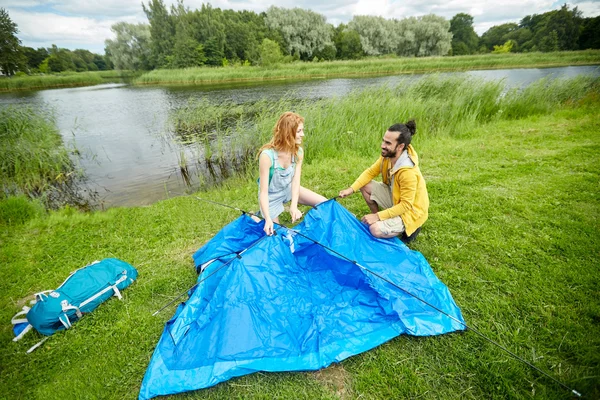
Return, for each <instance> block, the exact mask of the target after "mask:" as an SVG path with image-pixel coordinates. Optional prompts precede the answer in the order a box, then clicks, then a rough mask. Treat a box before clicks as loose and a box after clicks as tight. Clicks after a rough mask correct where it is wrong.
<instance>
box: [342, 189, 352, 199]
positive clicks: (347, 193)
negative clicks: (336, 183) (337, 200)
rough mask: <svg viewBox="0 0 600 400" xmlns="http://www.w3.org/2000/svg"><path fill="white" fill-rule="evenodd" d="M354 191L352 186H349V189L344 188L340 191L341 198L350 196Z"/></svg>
mask: <svg viewBox="0 0 600 400" xmlns="http://www.w3.org/2000/svg"><path fill="white" fill-rule="evenodd" d="M352 193H354V189H352V188H351V187H349V188H348V189H344V190H342V191H340V194H339V196H340V197H341V198H344V197H346V196H350V195H351V194H352Z"/></svg>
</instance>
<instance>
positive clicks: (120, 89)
mask: <svg viewBox="0 0 600 400" xmlns="http://www.w3.org/2000/svg"><path fill="white" fill-rule="evenodd" d="M581 74H588V75H594V76H599V75H600V69H599V68H598V67H595V66H585V67H563V68H547V69H511V70H486V71H469V72H460V73H447V74H440V75H468V76H473V77H477V78H481V79H485V80H500V79H504V80H505V82H506V85H507V87H523V86H526V85H528V84H530V83H531V82H533V81H536V80H538V79H541V78H544V77H548V76H551V77H553V78H563V77H574V76H577V75H581ZM420 77H422V75H400V76H397V75H396V76H384V77H376V78H343V79H323V80H316V81H315V80H312V81H300V82H276V83H268V84H252V85H248V84H246V85H233V86H228V87H223V86H219V87H214V88H211V87H206V86H202V87H193V86H192V87H190V86H171V87H157V86H152V87H134V86H129V85H125V84H106V85H98V86H91V87H82V88H68V89H52V90H42V91H31V92H18V93H5V94H0V106H6V105H9V104H15V105H29V106H32V107H43V108H48V107H50V108H53V109H54V111H55V114H56V119H57V121H56V122H57V126H58V128H59V129H60V132H61V134H62V135H63V137H64V138H65V142H67V143H71V144H73V145H74V146H76V148H77V149H79V150H80V151H81V153H82V154H83V157H82V158H81V160H80V165H81V167H82V168H83V170H84V171H85V173H86V175H87V176H88V178H89V186H90V188H92V189H93V190H96V191H97V192H98V195H99V198H100V199H102V202H103V205H104V206H107V207H110V206H134V205H145V204H151V203H153V202H156V201H158V200H161V199H164V198H167V197H171V196H177V195H181V194H185V193H187V192H188V191H189V190H190V186H189V185H188V183H190V182H191V183H192V189H193V188H195V187H198V185H199V181H200V180H202V179H201V178H200V177H199V176H204V175H207V176H210V175H212V174H216V175H219V174H221V173H222V171H221V167H220V166H219V165H218V164H210V163H209V164H207V165H203V166H199V170H198V171H192V172H189V171H188V173H189V176H188V178H190V179H191V181H190V182H186V179H184V176H185V174H184V175H182V173H181V163H180V161H181V160H182V159H185V158H186V157H191V158H193V159H197V158H198V156H199V155H198V154H197V152H202V149H198V148H196V149H193V150H192V149H189V148H186V147H185V146H182V145H180V144H178V143H177V142H176V141H174V140H172V135H171V134H170V133H169V132H168V130H169V128H168V117H169V113H170V112H172V111H173V110H176V109H179V108H181V107H183V106H184V105H185V104H187V103H188V101H189V100H190V99H195V98H196V99H205V100H207V101H209V102H210V103H214V104H220V103H223V102H234V103H247V102H255V101H257V100H260V99H268V100H273V101H277V100H278V99H280V98H281V97H283V96H286V95H289V93H294V94H293V95H294V96H295V97H297V98H301V99H309V100H310V99H320V98H328V97H336V96H344V95H345V94H348V93H350V92H351V91H354V90H361V89H364V88H368V87H374V86H381V85H385V86H395V85H397V84H399V83H401V82H402V81H406V80H414V79H418V78H420ZM191 152H194V154H192V153H191ZM200 156H201V154H200ZM211 169H212V171H211Z"/></svg>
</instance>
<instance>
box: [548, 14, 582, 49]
mask: <svg viewBox="0 0 600 400" xmlns="http://www.w3.org/2000/svg"><path fill="white" fill-rule="evenodd" d="M548 14H549V17H548V20H547V22H546V26H545V31H546V32H556V36H557V38H558V49H559V50H577V49H579V35H580V33H581V28H582V22H583V18H582V14H581V11H579V10H578V9H577V7H575V8H573V9H572V10H569V7H568V6H567V5H566V4H564V5H563V6H562V7H561V8H560V10H556V11H551V12H549V13H548Z"/></svg>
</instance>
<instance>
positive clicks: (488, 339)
mask: <svg viewBox="0 0 600 400" xmlns="http://www.w3.org/2000/svg"><path fill="white" fill-rule="evenodd" d="M338 197H339V196H336V197H333V198H331V199H329V200H328V201H331V200H336V199H337V198H338ZM196 199H198V200H200V201H203V202H206V203H210V204H214V205H218V206H221V207H226V208H230V209H232V210H236V211H238V212H240V213H242V214H247V215H251V216H254V215H256V214H254V213H252V212H248V211H245V210H242V209H240V208H237V207H233V206H230V205H227V204H224V203H219V202H216V201H213V200H207V199H203V198H200V197H198V196H196ZM317 207H318V205H317V206H316V207H315V208H317ZM258 217H260V216H258ZM276 225H279V228H277V229H280V228H285V229H287V230H289V231H290V232H293V233H295V234H298V235H300V236H302V237H304V238H305V239H308V240H310V241H311V242H313V243H315V244H317V245H319V246H321V247H323V248H324V249H325V250H328V251H329V252H331V253H334V254H335V255H337V256H339V257H341V258H343V259H344V260H346V261H348V262H351V263H352V264H354V265H356V266H357V267H359V268H360V269H362V270H364V271H366V272H369V273H370V274H372V275H373V276H375V277H377V278H379V279H381V280H383V281H384V282H386V283H388V284H390V285H392V286H393V287H395V288H397V289H399V290H401V291H402V292H404V293H406V294H408V295H409V296H411V297H413V298H414V299H416V300H418V301H420V302H422V303H423V304H426V305H427V306H429V307H431V308H432V309H434V310H436V311H438V312H439V313H441V314H443V315H445V316H447V317H449V318H450V319H452V320H453V321H456V322H458V323H459V324H460V325H462V326H464V327H465V328H466V329H467V330H469V331H473V332H474V333H476V334H477V335H478V336H480V337H481V338H483V339H485V340H486V341H488V342H489V343H491V344H493V345H494V346H496V347H498V348H499V349H501V350H503V351H504V352H506V353H508V354H510V355H511V356H512V357H513V358H515V359H517V360H518V361H521V362H522V363H524V364H526V365H527V366H529V367H530V368H532V369H534V370H536V371H538V372H539V373H541V374H542V375H544V376H546V377H548V378H550V379H551V380H552V381H554V382H556V383H558V384H559V385H560V386H562V387H563V388H565V389H567V390H569V391H570V392H571V393H572V394H574V395H575V396H577V397H581V393H579V392H578V391H576V390H575V389H573V388H571V387H569V386H567V385H566V384H564V383H563V382H561V381H559V380H558V379H556V378H554V377H553V376H551V375H550V374H548V373H547V372H545V371H543V370H542V369H540V368H538V367H536V366H535V365H533V364H532V363H530V362H529V361H527V360H525V359H523V358H521V357H519V356H518V355H517V354H515V353H513V352H512V351H510V350H509V349H507V348H506V347H504V346H502V345H501V344H499V343H497V342H495V341H494V340H492V339H491V338H489V337H487V336H486V335H484V334H483V333H481V332H480V331H479V330H478V329H476V328H473V327H471V326H469V325H467V324H466V323H464V322H462V321H460V320H458V319H457V318H455V317H453V316H451V315H449V314H448V313H446V312H444V311H443V310H440V309H439V308H438V307H436V306H434V305H432V304H430V303H428V302H427V301H425V300H423V299H421V298H420V297H418V296H416V295H414V294H413V293H411V292H409V291H408V290H406V289H404V288H402V287H401V286H399V285H397V284H396V283H394V282H392V281H390V280H389V279H387V278H385V277H384V276H381V275H380V274H378V273H376V272H374V271H371V270H370V269H369V268H366V267H365V266H363V265H361V264H359V263H358V262H356V261H355V260H352V259H350V258H348V257H346V256H345V255H343V254H341V253H339V252H337V251H336V250H334V249H332V248H330V247H328V246H326V245H324V244H322V243H320V242H319V241H317V240H314V239H313V238H311V237H309V236H307V235H305V234H303V233H302V232H299V231H297V230H295V229H292V228H288V227H287V226H285V225H283V224H276ZM266 237H268V236H267V235H265V236H262V237H261V238H260V239H258V240H257V241H255V242H253V243H252V244H251V245H250V246H248V247H247V248H246V249H244V251H242V252H240V253H236V255H237V256H236V257H233V258H232V259H231V260H229V261H227V262H226V263H225V264H223V265H222V266H221V267H219V268H218V269H217V270H216V271H214V272H212V273H211V274H210V275H208V276H206V277H204V278H203V279H202V280H201V281H199V282H198V283H196V284H195V285H194V286H192V287H191V288H190V289H188V290H187V291H185V292H184V293H182V294H181V295H179V296H177V297H176V298H175V299H174V300H173V301H171V302H170V303H169V304H167V305H165V306H164V307H163V308H161V309H160V310H158V311H156V312H155V313H154V314H153V315H156V314H158V313H159V312H160V311H162V310H163V309H165V308H167V307H168V306H169V305H171V304H173V303H174V302H175V301H176V300H177V299H179V298H181V297H182V296H183V295H185V293H188V292H189V291H190V290H191V289H193V288H194V287H195V286H197V285H198V284H200V283H202V282H203V281H205V280H206V279H208V278H209V277H210V276H212V275H213V274H214V273H216V272H217V271H219V270H221V269H222V268H224V267H225V266H227V265H229V264H230V263H231V262H232V261H233V260H235V259H238V258H241V254H242V253H244V252H245V251H247V250H248V249H250V248H251V247H253V246H255V245H256V244H257V243H259V242H260V241H261V240H262V239H264V238H266Z"/></svg>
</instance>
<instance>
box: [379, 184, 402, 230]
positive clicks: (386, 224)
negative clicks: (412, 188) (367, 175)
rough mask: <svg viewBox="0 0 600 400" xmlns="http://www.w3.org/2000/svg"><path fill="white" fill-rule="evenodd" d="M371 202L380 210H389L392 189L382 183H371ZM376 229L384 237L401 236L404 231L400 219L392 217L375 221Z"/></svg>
mask: <svg viewBox="0 0 600 400" xmlns="http://www.w3.org/2000/svg"><path fill="white" fill-rule="evenodd" d="M371 200H372V201H374V202H375V203H377V205H378V206H379V209H380V210H386V209H388V208H391V207H392V206H393V205H394V204H393V202H392V189H391V188H390V187H389V186H388V185H386V184H385V183H383V182H377V181H371ZM376 224H377V227H378V228H379V230H380V231H381V233H383V234H384V235H391V234H397V235H399V234H401V233H402V232H404V230H405V229H406V228H405V227H404V221H402V218H400V217H393V218H390V219H386V220H385V221H377V222H376Z"/></svg>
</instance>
